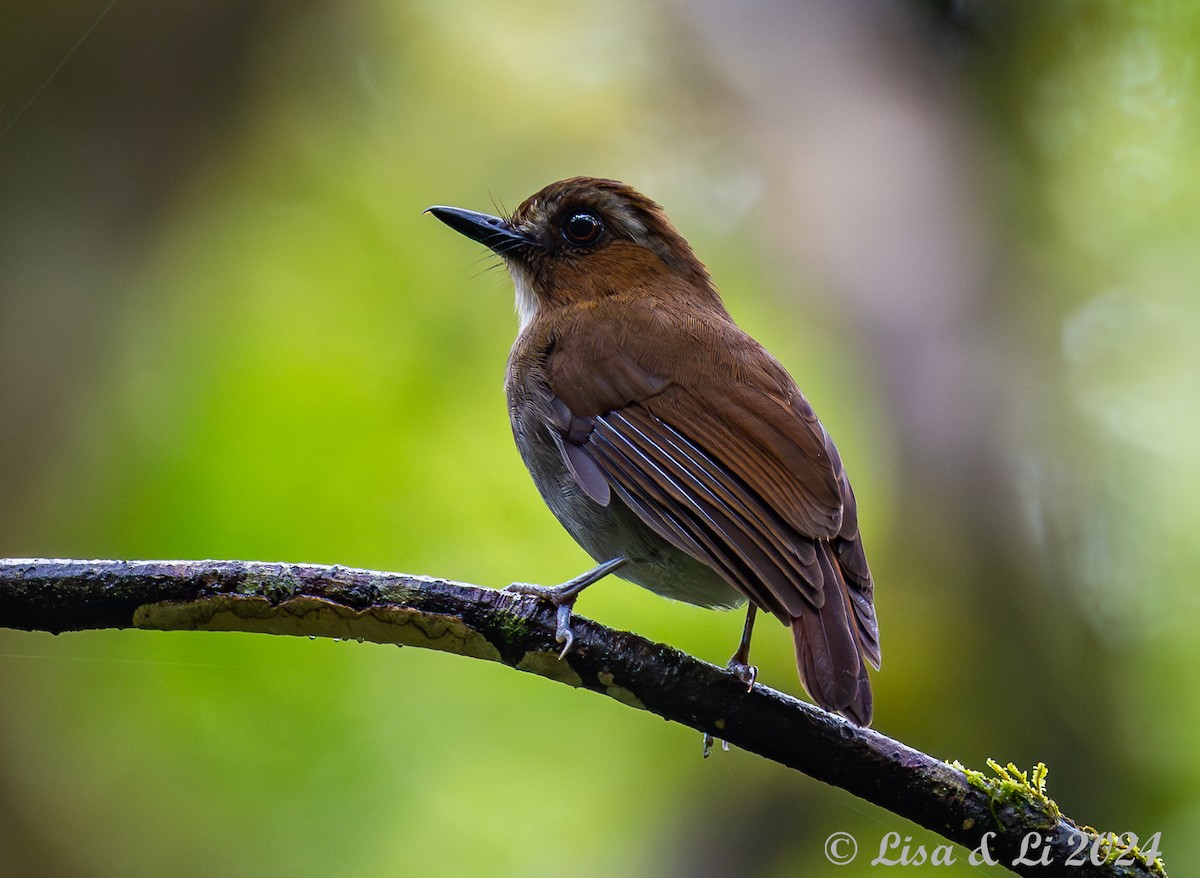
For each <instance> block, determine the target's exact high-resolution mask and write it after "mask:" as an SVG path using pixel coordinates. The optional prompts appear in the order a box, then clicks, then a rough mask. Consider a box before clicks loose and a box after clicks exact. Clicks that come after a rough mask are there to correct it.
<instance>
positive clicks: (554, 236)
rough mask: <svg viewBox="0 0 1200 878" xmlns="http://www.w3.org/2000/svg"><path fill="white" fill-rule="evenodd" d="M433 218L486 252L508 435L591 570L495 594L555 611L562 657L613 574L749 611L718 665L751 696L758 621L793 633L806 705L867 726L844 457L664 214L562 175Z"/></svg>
mask: <svg viewBox="0 0 1200 878" xmlns="http://www.w3.org/2000/svg"><path fill="white" fill-rule="evenodd" d="M429 212H430V213H432V214H433V215H434V216H436V217H437V218H438V219H440V220H442V221H443V222H444V223H446V224H447V225H448V226H450V227H451V228H453V229H454V230H456V231H458V232H461V233H462V234H464V235H466V236H467V237H468V238H472V239H473V240H475V241H478V242H480V243H482V244H484V245H486V246H487V247H489V248H490V249H491V250H493V251H494V252H495V253H497V254H499V255H500V256H501V257H502V258H503V260H504V262H505V264H506V265H507V267H508V270H509V273H510V274H511V275H512V279H513V283H514V285H515V286H516V297H517V313H518V315H519V317H520V333H519V335H518V336H517V341H516V344H515V345H514V346H513V349H512V353H511V355H510V356H509V360H508V378H507V381H506V384H505V389H506V391H507V394H508V408H509V415H510V417H511V419H512V428H513V435H514V437H515V438H516V442H517V447H518V448H519V449H520V452H521V457H522V459H523V460H524V461H525V465H526V466H527V467H528V468H529V472H530V474H531V475H532V476H533V480H534V482H536V483H537V487H538V491H539V492H541V495H542V499H543V500H545V501H546V504H547V505H548V506H549V507H550V509H551V511H553V513H554V515H555V516H556V517H557V518H558V520H559V521H560V522H561V523H562V525H563V527H565V528H566V529H567V531H569V532H570V534H571V536H573V537H574V538H575V540H576V541H577V542H578V543H579V544H580V545H581V546H582V547H583V548H584V549H585V550H586V551H587V553H588V554H589V555H591V556H592V557H593V558H594V559H595V560H596V561H597V562H599V566H597V567H596V568H595V569H593V570H590V571H588V572H587V573H584V574H582V575H581V576H578V577H576V578H575V579H572V580H570V581H569V582H566V583H564V584H563V585H560V586H556V587H545V586H535V585H527V584H523V583H516V584H514V585H513V586H510V589H513V590H516V591H519V592H522V593H525V594H534V595H538V596H541V597H543V598H546V599H548V600H550V601H552V602H553V603H554V604H556V605H557V606H558V608H559V609H558V640H559V642H561V643H564V644H565V646H564V648H563V654H564V655H565V654H566V652H567V650H568V649H570V646H571V641H572V636H571V630H570V618H571V608H572V607H573V605H574V602H575V599H576V597H577V596H578V595H579V593H580V592H581V591H582V590H583V589H584V588H586V587H587V586H589V585H591V584H592V583H594V582H596V581H597V580H599V579H601V578H603V577H604V576H606V575H608V574H609V573H615V574H617V575H618V576H620V577H622V578H623V579H628V580H629V581H631V582H635V583H637V584H638V585H641V586H644V587H645V588H648V589H650V590H651V591H653V592H656V593H657V594H660V595H663V596H665V597H669V598H675V599H677V600H682V601H687V602H689V603H693V604H698V605H700V606H703V607H725V608H728V607H735V606H738V605H740V604H741V603H742V602H743V601H745V600H747V599H749V601H750V604H749V609H748V611H747V614H746V625H745V629H744V631H743V634H742V640H741V643H740V645H739V647H738V650H737V652H736V653H735V654H734V656H733V658H732V659H731V660H730V663H729V667H730V669H731V670H732V671H733V672H734V673H735V674H736V675H737V676H738V677H739V679H741V680H742V681H743V682H744V683H746V685H747V686H748V687H752V686H753V684H754V679H755V676H756V674H757V670H756V669H755V668H753V667H752V666H751V665H750V664H749V658H750V655H749V653H750V634H751V630H752V626H753V624H754V614H755V611H756V609H758V608H761V609H763V610H765V611H767V612H769V613H771V614H772V615H774V616H775V617H776V618H778V619H779V620H780V621H782V622H783V623H784V624H785V625H787V626H789V627H790V628H791V630H792V636H793V638H794V640H795V645H796V660H797V665H798V667H799V670H800V679H801V681H802V682H803V683H804V686H805V688H806V689H807V690H808V692H809V693H810V694H811V695H812V697H813V698H814V699H815V700H816V701H817V703H818V704H820V705H821V706H822V707H824V708H826V709H828V710H832V711H836V712H837V713H840V714H842V715H843V716H845V717H847V718H849V719H850V720H852V721H854V722H856V723H858V724H860V725H867V724H869V723H870V721H871V684H870V681H869V680H868V678H867V668H866V666H867V664H868V663H869V664H871V665H873V666H874V667H875V668H878V667H879V631H878V626H877V624H876V621H875V609H874V606H873V604H872V599H873V594H874V586H873V584H872V580H871V571H870V569H869V568H868V566H867V559H866V555H865V554H864V553H863V546H862V539H861V538H860V536H859V532H858V514H857V509H856V506H855V502H854V492H853V491H851V490H850V482H849V481H848V480H847V478H846V471H845V469H844V468H843V467H842V461H841V458H840V457H839V456H838V452H837V449H836V448H835V447H834V445H833V441H832V440H831V439H830V438H829V435H828V434H827V433H826V432H825V429H824V427H822V426H821V423H820V421H818V420H817V416H816V415H815V414H814V413H813V410H812V407H811V406H810V405H809V404H808V401H807V400H805V398H804V396H803V395H802V394H801V393H800V390H799V389H798V388H797V387H796V383H795V382H794V381H793V380H792V378H791V376H790V375H788V373H787V371H786V370H785V369H784V368H783V366H781V365H780V364H779V363H778V362H777V361H776V360H775V358H774V357H772V356H771V355H770V354H769V353H767V351H766V350H765V349H764V348H763V347H762V346H761V345H760V344H759V343H758V342H756V341H755V340H754V339H752V338H751V337H750V336H749V335H747V334H746V333H745V332H743V331H742V330H741V329H739V328H738V326H737V325H736V324H735V323H734V322H733V319H732V318H731V317H730V316H729V314H728V312H727V311H726V310H725V307H724V305H723V304H722V302H721V298H720V296H718V295H717V291H716V289H715V288H714V286H713V283H712V279H711V278H710V277H709V275H708V272H707V270H706V269H705V268H704V266H703V264H701V262H700V260H699V259H697V258H696V256H695V254H693V253H692V249H691V247H690V246H689V245H688V243H687V241H685V240H684V239H683V237H682V236H681V235H680V234H679V232H677V231H676V230H675V227H674V226H673V225H671V223H670V221H669V220H668V219H667V217H666V215H665V214H664V213H663V210H662V208H661V207H659V206H658V205H657V204H656V203H654V202H653V201H651V200H650V199H649V198H647V197H646V196H644V195H641V194H640V193H638V192H636V191H634V190H633V189H632V188H630V187H629V186H626V185H624V184H623V183H618V182H616V181H613V180H601V179H594V178H590V177H574V178H572V179H569V180H563V181H561V182H558V183H552V184H551V185H549V186H547V187H546V188H544V189H542V190H541V191H540V192H538V193H536V194H535V195H533V196H531V197H530V198H529V199H528V200H526V201H525V202H524V203H523V204H521V206H520V207H518V208H517V209H516V210H515V211H514V212H513V214H512V216H510V217H507V218H502V217H495V216H489V215H487V214H482V213H476V212H474V211H468V210H462V209H459V208H454V207H431V208H429Z"/></svg>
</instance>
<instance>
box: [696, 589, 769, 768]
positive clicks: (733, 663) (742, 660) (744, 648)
mask: <svg viewBox="0 0 1200 878" xmlns="http://www.w3.org/2000/svg"><path fill="white" fill-rule="evenodd" d="M757 612H758V607H756V606H754V604H750V606H749V607H747V608H746V626H745V627H744V628H743V629H742V642H741V643H739V644H738V648H737V652H735V653H734V654H733V658H731V659H730V660H729V670H731V671H732V672H733V675H734V676H735V677H737V678H738V679H739V680H741V681H742V682H743V683H745V684H746V691H747V692H749V691H750V690H751V689H753V688H754V681H755V679H757V677H758V668H756V667H754V665H752V664H750V635H751V634H752V633H753V632H754V614H755V613H757ZM714 743H716V739H715V738H713V736H712V734H711V733H709V732H705V733H704V758H705V759H707V758H708V754H709V753H711V752H712V748H713V744H714ZM721 749H722V750H728V749H729V742H728V741H722V742H721Z"/></svg>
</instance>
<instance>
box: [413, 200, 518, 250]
mask: <svg viewBox="0 0 1200 878" xmlns="http://www.w3.org/2000/svg"><path fill="white" fill-rule="evenodd" d="M425 213H431V214H433V215H434V216H436V217H437V218H438V219H440V220H441V221H442V222H444V223H445V224H446V225H448V226H449V227H450V228H452V229H454V231H456V232H461V233H462V234H464V235H466V236H467V237H468V238H470V239H471V240H472V241H478V242H479V243H480V244H483V245H484V246H485V247H487V248H489V249H491V250H492V251H493V252H495V253H497V254H499V255H500V256H504V255H505V254H507V253H511V252H512V251H513V250H515V249H517V248H519V247H522V246H525V245H530V244H533V243H534V242H533V241H532V240H530V239H529V238H528V237H526V236H525V235H524V234H522V233H521V232H519V231H517V230H516V229H514V228H513V227H512V226H511V225H509V224H508V220H505V219H501V218H500V217H498V216H491V215H489V214H486V213H476V212H475V211H473V210H463V209H462V208H461V207H441V206H440V205H439V206H435V207H430V208H426V210H425Z"/></svg>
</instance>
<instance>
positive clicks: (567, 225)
mask: <svg viewBox="0 0 1200 878" xmlns="http://www.w3.org/2000/svg"><path fill="white" fill-rule="evenodd" d="M603 231H604V223H602V222H600V217H598V216H596V215H595V214H594V213H588V212H586V211H580V212H578V213H573V214H571V215H570V216H568V217H567V218H566V219H565V220H564V221H563V225H562V233H563V237H564V238H566V239H567V241H569V242H570V243H572V244H579V245H583V246H585V247H586V246H587V245H589V244H595V243H596V242H597V241H599V240H600V234H601V233H602V232H603Z"/></svg>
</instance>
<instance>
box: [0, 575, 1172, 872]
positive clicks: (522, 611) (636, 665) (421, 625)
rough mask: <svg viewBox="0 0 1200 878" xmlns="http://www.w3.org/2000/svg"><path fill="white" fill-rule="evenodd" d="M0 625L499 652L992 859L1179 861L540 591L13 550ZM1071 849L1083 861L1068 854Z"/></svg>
mask: <svg viewBox="0 0 1200 878" xmlns="http://www.w3.org/2000/svg"><path fill="white" fill-rule="evenodd" d="M0 627H5V628H17V629H22V630H27V631H49V632H52V633H59V632H62V631H80V630H85V629H95V628H143V629H156V630H163V631H182V630H204V631H253V632H262V633H268V634H292V635H310V636H313V635H315V636H318V637H338V638H345V639H350V638H353V639H358V640H370V641H372V642H375V643H396V644H402V645H405V646H419V647H425V648H429V649H438V650H442V651H444V652H451V653H456V654H458V655H465V656H470V657H472V658H479V659H487V660H489V661H496V662H501V663H502V664H505V665H508V666H509V667H512V668H516V669H517V670H521V671H528V672H531V673H535V674H540V675H541V676H543V677H548V678H549V679H552V680H557V681H559V682H562V683H567V684H568V685H571V686H576V687H581V688H585V689H591V690H593V691H595V692H600V693H602V694H604V695H607V696H609V697H610V698H614V699H616V700H617V701H620V702H621V703H623V704H626V705H629V706H631V707H637V708H641V709H643V710H648V711H651V712H653V713H656V714H658V715H659V716H661V717H663V718H664V719H668V720H671V721H673V722H678V723H682V724H684V725H687V726H690V727H691V728H694V729H696V730H698V731H704V732H709V733H711V734H712V735H714V736H715V737H718V738H721V739H723V740H726V741H728V742H730V743H731V744H734V745H736V746H738V747H741V748H742V749H745V750H749V751H751V752H753V753H758V754H759V755H761V756H764V757H766V758H767V759H770V760H773V761H775V762H778V763H780V764H782V765H786V766H788V767H790V768H794V769H796V770H797V771H801V772H803V773H804V774H807V775H809V776H810V777H813V778H816V779H817V780H821V781H824V782H826V783H828V784H832V785H834V786H837V787H841V788H842V789H844V790H847V791H849V792H851V793H853V794H854V795H856V796H860V797H861V798H863V799H866V800H867V801H869V802H873V803H875V804H876V805H879V806H881V807H883V808H886V809H888V810H889V811H892V812H893V813H895V814H898V815H900V816H902V817H906V818H908V819H909V820H912V821H913V822H915V823H918V824H920V825H921V826H924V827H926V828H928V829H931V830H933V831H934V832H937V833H939V834H941V835H942V836H944V837H945V838H947V839H950V840H951V841H954V842H957V843H958V844H961V845H963V846H964V847H966V848H968V849H970V850H976V849H978V848H979V846H980V844H981V843H983V841H984V839H985V834H986V833H993V835H990V836H988V837H987V838H988V845H987V850H988V852H989V853H990V855H991V858H992V860H993V861H994V862H998V863H1001V864H1003V865H1006V866H1008V867H1009V868H1010V869H1011V870H1012V871H1014V872H1016V873H1017V874H1020V875H1037V876H1057V875H1068V874H1069V875H1070V876H1073V878H1074V876H1097V878H1099V876H1105V878H1112V876H1122V878H1124V876H1151V875H1155V876H1165V874H1166V873H1165V871H1163V867H1162V863H1161V860H1159V861H1155V862H1151V861H1148V859H1147V858H1146V857H1145V856H1144V855H1142V853H1141V852H1140V851H1138V850H1137V849H1136V848H1128V847H1124V846H1122V845H1120V844H1119V843H1113V842H1111V841H1109V842H1108V843H1105V841H1104V840H1099V841H1097V840H1096V839H1097V836H1096V834H1095V831H1094V830H1088V829H1086V828H1085V829H1080V828H1077V827H1076V825H1075V824H1074V823H1073V822H1072V821H1070V820H1069V819H1067V818H1065V817H1062V816H1061V815H1060V814H1059V811H1058V808H1057V806H1056V805H1055V804H1054V803H1053V802H1052V801H1051V800H1050V799H1048V798H1046V797H1045V794H1044V787H1043V785H1042V780H1043V778H1044V769H1043V770H1042V773H1041V774H1039V773H1038V772H1037V771H1035V773H1034V779H1033V782H1032V783H1031V782H1030V781H1029V780H1028V778H1027V777H1025V776H1024V775H1020V774H1019V773H1017V772H1016V770H1015V769H1011V767H1010V770H1008V771H1005V770H1003V769H999V767H998V766H993V767H994V768H997V769H998V771H999V774H1000V775H1001V776H998V777H996V778H988V777H985V776H984V775H983V774H981V773H979V772H972V771H964V770H959V769H958V768H956V767H953V766H951V765H948V764H947V763H945V762H942V761H941V760H938V759H934V758H933V757H931V756H927V755H925V754H924V753H922V752H920V751H918V750H914V749H912V748H911V747H908V746H906V745H905V744H902V743H900V742H899V741H895V740H892V739H891V738H888V737H886V736H885V735H882V734H880V733H878V732H875V731H872V730H870V729H863V728H858V727H857V726H854V725H853V724H851V723H849V722H847V721H846V720H843V719H841V718H840V717H837V716H834V715H832V714H829V713H826V712H825V711H823V710H821V709H819V708H817V707H814V706H812V705H810V704H807V703H805V702H802V701H799V700H797V699H795V698H792V697H790V696H788V695H784V694H783V693H780V692H776V691H774V690H773V689H769V688H767V687H765V686H761V685H755V686H754V688H753V691H751V692H749V693H747V692H746V690H745V686H744V685H743V684H742V683H740V682H739V681H738V680H737V679H736V678H735V677H734V676H733V675H732V674H730V673H728V672H727V671H725V670H724V669H723V668H718V667H715V666H713V665H710V664H707V663H706V662H702V661H699V660H698V659H695V658H692V657H691V656H688V655H685V654H684V653H681V652H679V651H678V650H675V649H672V648H670V647H668V646H664V645H662V644H657V643H651V642H649V641H648V640H645V639H643V638H641V637H638V636H636V635H634V634H629V633H626V632H621V631H614V630H612V629H609V628H605V627H604V626H602V625H598V624H596V623H595V622H592V621H590V620H588V619H584V618H582V617H578V616H577V617H575V619H574V621H573V629H574V632H575V645H574V648H573V650H572V652H571V653H570V654H568V655H567V657H566V658H565V659H563V660H561V661H560V660H559V659H558V657H557V656H558V651H559V645H558V644H557V643H556V642H555V640H554V630H555V620H554V612H553V610H552V609H551V608H550V607H549V606H548V605H546V604H544V603H541V602H539V601H537V600H536V599H533V598H530V597H523V596H518V595H513V594H508V593H504V592H498V591H491V590H488V589H482V588H477V587H475V586H470V585H462V584H459V583H455V582H448V581H445V580H440V579H432V578H428V577H419V576H406V575H403V574H397V573H378V572H373V571H367V570H356V569H350V568H345V567H322V566H312V565H300V564H266V563H255V562H242V561H52V560H21V559H14V560H0ZM1034 840H1036V842H1037V843H1036V844H1035V843H1034ZM1023 844H1024V845H1025V847H1024V848H1023V847H1022V845H1023ZM868 853H871V852H869V851H866V852H864V855H866V854H868ZM899 855H900V851H899V848H896V849H895V850H893V851H892V852H891V854H889V856H893V857H899ZM1022 855H1024V860H1026V861H1027V862H1026V863H1020V862H1018V860H1019V859H1021V857H1022ZM1072 855H1074V858H1075V860H1080V859H1082V860H1084V862H1083V864H1082V865H1078V866H1074V865H1072V866H1068V865H1066V864H1067V862H1068V860H1069V858H1071V857H1072ZM955 858H956V859H957V860H963V859H965V858H966V854H964V853H963V852H961V851H959V852H956V853H955ZM1043 861H1044V863H1043ZM1097 861H1100V862H1099V863H1097Z"/></svg>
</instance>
